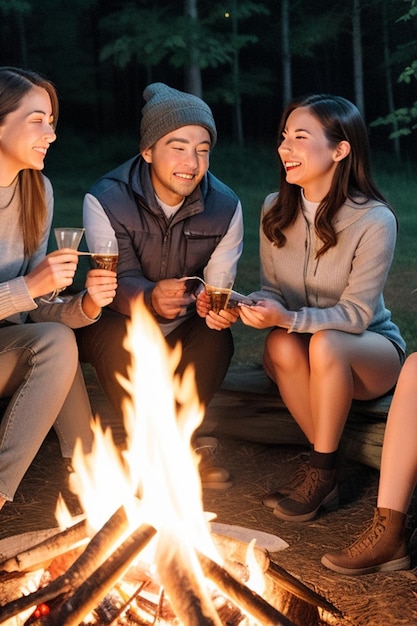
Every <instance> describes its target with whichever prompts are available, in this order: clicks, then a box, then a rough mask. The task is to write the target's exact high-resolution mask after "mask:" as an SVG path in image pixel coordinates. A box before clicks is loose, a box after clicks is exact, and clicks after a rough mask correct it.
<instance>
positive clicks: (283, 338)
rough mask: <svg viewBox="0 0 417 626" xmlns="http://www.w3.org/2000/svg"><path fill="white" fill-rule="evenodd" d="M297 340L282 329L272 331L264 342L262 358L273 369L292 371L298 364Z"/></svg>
mask: <svg viewBox="0 0 417 626" xmlns="http://www.w3.org/2000/svg"><path fill="white" fill-rule="evenodd" d="M296 341H297V338H296V337H295V336H293V335H292V334H289V333H287V331H285V330H282V329H277V330H273V331H272V332H270V333H269V335H268V336H267V338H266V340H265V348H264V352H265V355H264V358H265V359H266V360H267V361H268V362H269V363H270V364H271V365H273V366H274V367H279V368H285V369H286V370H287V369H292V367H294V366H296V365H297V363H298V350H296V349H295V348H296Z"/></svg>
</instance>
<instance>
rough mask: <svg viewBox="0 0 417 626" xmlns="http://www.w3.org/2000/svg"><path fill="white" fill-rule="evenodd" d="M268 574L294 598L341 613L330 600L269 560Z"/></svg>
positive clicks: (330, 611)
mask: <svg viewBox="0 0 417 626" xmlns="http://www.w3.org/2000/svg"><path fill="white" fill-rule="evenodd" d="M268 574H270V575H271V576H272V578H274V579H275V580H276V581H277V582H278V584H279V586H280V587H282V588H283V589H285V591H288V592H289V593H292V594H293V595H294V596H295V597H296V598H300V600H304V602H307V603H308V604H311V605H312V606H315V607H320V608H322V609H325V610H326V611H328V612H329V613H333V614H334V615H341V614H342V613H341V611H340V610H339V609H337V608H336V607H335V606H334V605H333V604H332V603H331V602H328V601H327V600H326V598H323V596H321V595H320V594H318V593H316V592H315V591H313V590H312V589H310V588H309V587H307V586H306V585H304V583H302V582H301V581H300V580H298V578H295V576H292V575H291V574H290V573H289V572H287V570H286V569H284V568H283V567H280V566H279V565H278V564H277V563H274V562H273V561H270V563H269V568H268Z"/></svg>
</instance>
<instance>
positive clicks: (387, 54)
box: [382, 0, 401, 159]
mask: <svg viewBox="0 0 417 626" xmlns="http://www.w3.org/2000/svg"><path fill="white" fill-rule="evenodd" d="M382 43H383V46H384V64H385V85H386V90H387V100H388V112H389V113H390V114H391V115H392V114H393V113H394V111H395V104H394V89H393V84H392V74H391V54H390V49H389V37H388V28H387V0H384V1H383V3H382ZM392 119H393V122H392V130H393V131H394V132H395V131H397V130H398V120H397V118H396V117H395V115H393V116H392ZM393 144H394V153H395V156H396V157H397V159H400V158H401V151H400V138H399V137H394V139H393Z"/></svg>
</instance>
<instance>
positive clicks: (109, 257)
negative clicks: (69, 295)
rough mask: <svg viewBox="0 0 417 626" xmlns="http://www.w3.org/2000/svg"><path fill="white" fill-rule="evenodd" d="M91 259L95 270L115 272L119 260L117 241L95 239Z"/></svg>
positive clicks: (108, 238) (106, 238)
mask: <svg viewBox="0 0 417 626" xmlns="http://www.w3.org/2000/svg"><path fill="white" fill-rule="evenodd" d="M91 259H92V261H93V266H94V267H95V268H98V269H101V270H111V271H112V272H115V271H116V268H117V262H118V260H119V248H118V245H117V239H116V238H115V237H105V238H102V239H100V238H98V239H96V240H95V241H94V245H93V250H92V252H91Z"/></svg>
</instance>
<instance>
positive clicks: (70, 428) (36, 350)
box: [0, 322, 92, 501]
mask: <svg viewBox="0 0 417 626" xmlns="http://www.w3.org/2000/svg"><path fill="white" fill-rule="evenodd" d="M0 397H1V398H10V401H9V403H8V406H7V409H6V412H5V414H4V415H3V417H2V419H1V422H0V495H1V496H3V498H5V499H6V500H10V501H11V500H13V497H14V495H15V492H16V490H17V488H18V486H19V484H20V481H21V480H22V478H23V476H24V474H25V473H26V471H27V469H28V467H29V465H30V464H31V462H32V461H33V459H34V457H35V456H36V454H37V452H38V450H39V448H40V447H41V445H42V442H43V440H44V439H45V437H46V435H47V434H48V432H49V430H50V429H51V427H52V426H53V427H54V428H55V431H56V433H57V436H58V439H59V443H60V447H61V453H62V456H63V457H66V458H71V457H72V453H73V450H74V445H75V441H76V439H77V438H80V439H81V442H82V444H83V449H84V451H85V452H88V451H89V450H90V449H91V444H92V431H91V427H90V422H91V407H90V403H89V399H88V395H87V391H86V388H85V384H84V379H83V375H82V372H81V368H80V366H79V362H78V349H77V344H76V341H75V336H74V333H73V331H72V330H71V329H70V328H68V327H67V326H65V325H64V324H59V323H56V322H43V323H35V324H24V325H14V326H4V327H0Z"/></svg>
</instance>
